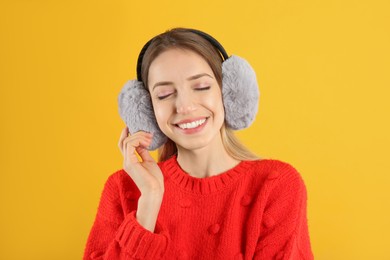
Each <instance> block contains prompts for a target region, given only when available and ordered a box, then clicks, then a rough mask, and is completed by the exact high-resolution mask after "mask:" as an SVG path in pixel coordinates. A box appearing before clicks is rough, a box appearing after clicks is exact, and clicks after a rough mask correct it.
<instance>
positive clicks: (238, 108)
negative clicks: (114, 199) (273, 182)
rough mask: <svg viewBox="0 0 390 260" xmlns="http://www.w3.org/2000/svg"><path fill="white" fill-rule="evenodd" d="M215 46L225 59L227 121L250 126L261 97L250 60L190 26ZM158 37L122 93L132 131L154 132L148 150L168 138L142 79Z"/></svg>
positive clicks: (121, 111)
mask: <svg viewBox="0 0 390 260" xmlns="http://www.w3.org/2000/svg"><path fill="white" fill-rule="evenodd" d="M187 30H188V31H189V32H192V33H195V34H197V35H199V36H201V37H203V38H204V39H206V40H207V41H209V42H210V43H211V44H212V45H213V46H215V47H216V48H217V49H218V51H219V53H220V55H221V58H222V59H223V63H222V98H223V104H224V109H225V124H226V126H227V127H229V128H232V129H234V130H240V129H244V128H247V127H248V126H250V125H251V124H252V122H253V121H254V119H255V117H256V114H257V110H258V103H259V97H260V91H259V88H258V85H257V79H256V73H255V72H254V70H253V68H252V67H251V66H250V65H249V63H248V62H247V61H246V60H244V59H243V58H240V57H238V56H235V55H232V56H230V57H229V56H228V55H227V53H226V51H225V49H224V48H223V47H222V45H221V44H220V43H219V42H218V41H217V40H216V39H214V38H213V37H212V36H210V35H209V34H207V33H205V32H202V31H199V30H195V29H187ZM153 40H154V38H152V39H151V40H149V41H148V42H147V43H146V44H145V45H144V47H143V48H142V50H141V52H140V54H139V56H138V61H137V79H136V80H129V81H128V82H126V84H125V85H124V86H123V88H122V90H121V92H120V93H119V96H118V105H119V114H120V116H121V118H122V119H123V121H124V122H125V123H126V125H127V127H128V128H129V131H130V133H136V132H138V131H145V132H149V133H153V140H152V143H151V145H150V146H149V147H148V150H155V149H157V148H158V147H160V146H161V145H163V144H164V143H165V142H166V141H167V137H166V136H165V135H164V134H163V133H162V132H161V130H160V128H159V127H158V125H157V121H156V117H155V115H154V111H153V105H152V101H151V97H150V94H149V91H148V90H147V89H146V87H145V86H144V84H143V82H142V76H141V67H142V60H143V57H144V55H145V52H146V50H147V49H148V47H149V45H150V44H151V43H152V41H153Z"/></svg>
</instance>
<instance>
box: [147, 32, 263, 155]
mask: <svg viewBox="0 0 390 260" xmlns="http://www.w3.org/2000/svg"><path fill="white" fill-rule="evenodd" d="M173 48H179V49H186V50H190V51H193V52H195V53H197V54H199V55H200V56H201V57H202V58H203V59H204V60H205V61H206V62H207V63H208V65H209V66H210V68H211V69H212V71H213V73H214V75H215V78H216V80H217V82H218V84H219V86H221V87H222V62H223V59H222V57H221V54H220V53H219V51H218V49H217V48H216V47H215V46H214V45H212V44H211V43H210V42H209V41H208V40H206V39H205V38H203V37H202V36H200V35H198V34H196V33H193V32H191V30H188V29H185V28H175V29H172V30H169V31H167V32H165V33H162V34H160V35H157V36H156V37H155V38H154V39H153V40H152V41H151V43H150V45H149V47H148V48H147V50H146V51H145V54H144V57H143V60H142V66H141V76H142V81H143V83H144V86H145V87H146V89H147V90H148V91H149V87H148V76H149V67H150V65H151V63H152V62H153V60H154V59H155V58H157V56H158V55H160V54H161V53H163V52H164V51H167V50H170V49H173ZM220 134H221V139H222V143H223V146H224V148H225V149H226V151H227V153H228V154H229V155H230V156H231V157H233V158H234V159H237V160H240V161H241V160H257V159H259V158H258V157H257V156H256V155H255V154H253V153H252V152H250V151H249V150H248V149H247V148H246V147H245V146H244V145H243V144H242V143H241V142H240V141H239V140H238V138H237V137H236V136H235V135H234V132H233V130H232V129H230V128H228V127H226V126H225V124H223V125H222V127H221V130H220ZM158 154H159V156H158V157H159V159H158V160H159V161H165V160H167V159H168V158H170V157H171V156H173V155H175V154H177V147H176V144H175V143H174V142H173V141H172V140H170V139H168V141H167V142H166V143H165V144H164V145H163V146H162V147H161V148H160V149H159V150H158Z"/></svg>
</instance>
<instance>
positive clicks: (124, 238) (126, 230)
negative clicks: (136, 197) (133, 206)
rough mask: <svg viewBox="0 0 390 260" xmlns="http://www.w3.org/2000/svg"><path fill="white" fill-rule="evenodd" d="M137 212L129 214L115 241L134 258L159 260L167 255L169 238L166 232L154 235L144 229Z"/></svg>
mask: <svg viewBox="0 0 390 260" xmlns="http://www.w3.org/2000/svg"><path fill="white" fill-rule="evenodd" d="M135 214H136V212H135V211H132V212H131V213H129V214H128V215H127V216H126V218H125V220H124V221H123V223H122V224H121V226H120V227H119V229H118V232H117V234H116V237H115V239H116V240H117V241H118V243H119V245H120V246H121V247H122V249H123V250H124V251H125V252H127V253H128V254H130V256H131V257H133V258H139V259H159V258H162V257H163V255H164V254H165V252H166V250H167V246H168V236H167V234H164V232H159V233H152V232H150V231H149V230H147V229H145V228H144V227H142V226H141V225H140V224H139V223H138V221H137V219H136V217H135Z"/></svg>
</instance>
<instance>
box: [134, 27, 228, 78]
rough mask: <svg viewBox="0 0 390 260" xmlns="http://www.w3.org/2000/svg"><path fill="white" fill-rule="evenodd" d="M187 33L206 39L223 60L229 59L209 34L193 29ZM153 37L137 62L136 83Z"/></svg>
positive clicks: (143, 48)
mask: <svg viewBox="0 0 390 260" xmlns="http://www.w3.org/2000/svg"><path fill="white" fill-rule="evenodd" d="M188 31H190V32H192V33H195V34H197V35H199V36H201V37H203V38H204V39H206V40H207V41H208V42H210V43H211V44H212V45H213V46H214V47H216V48H217V49H218V51H219V53H220V55H221V57H222V58H223V60H224V61H225V60H227V59H228V58H229V56H228V54H227V53H226V51H225V49H224V48H223V46H222V44H220V43H219V42H218V41H217V40H216V39H215V38H214V37H212V36H211V35H210V34H207V33H205V32H202V31H199V30H195V29H188ZM154 39H155V37H153V38H152V39H151V40H149V41H148V42H147V43H146V44H145V45H144V47H142V49H141V51H140V53H139V55H138V60H137V79H138V81H142V82H143V80H142V75H141V68H142V61H143V59H144V55H145V52H146V50H147V49H148V47H149V45H150V44H151V43H152V42H153V40H154Z"/></svg>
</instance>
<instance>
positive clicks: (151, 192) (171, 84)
mask: <svg viewBox="0 0 390 260" xmlns="http://www.w3.org/2000/svg"><path fill="white" fill-rule="evenodd" d="M221 52H224V50H223V48H222V47H221V46H220V45H219V44H218V42H216V41H215V40H214V39H213V38H212V37H211V36H209V35H207V34H205V33H203V32H200V31H196V30H192V29H183V28H177V29H173V30H170V31H168V32H165V33H163V34H161V35H158V36H156V37H155V38H153V39H152V40H151V41H150V42H148V43H147V45H145V47H144V49H143V50H142V51H141V54H140V58H139V62H138V79H139V81H140V82H142V86H144V87H145V88H146V90H147V92H148V93H147V94H146V95H150V98H151V102H152V104H150V105H149V107H150V109H152V111H153V113H154V115H153V116H155V118H154V119H155V120H156V122H157V124H158V128H159V130H161V132H162V133H163V135H164V137H166V139H164V141H162V143H163V144H162V147H161V148H160V150H159V162H158V163H156V162H155V161H154V159H153V158H152V157H151V156H150V154H149V152H148V150H147V148H148V147H150V146H155V145H154V144H155V143H156V136H157V135H158V133H156V132H154V133H148V132H147V130H145V131H134V130H133V131H131V132H132V133H131V134H130V135H129V130H128V128H125V129H124V130H123V131H122V133H121V136H120V140H119V148H120V150H121V152H122V154H123V156H124V163H123V169H122V170H119V171H117V172H116V173H114V174H113V175H111V176H110V177H109V179H108V180H107V182H106V185H105V187H104V190H103V194H102V197H101V201H100V205H99V209H98V212H97V216H96V219H95V222H94V225H93V227H92V229H91V232H90V235H89V238H88V242H87V245H86V249H85V253H84V259H313V255H312V253H311V248H310V241H309V234H308V227H307V219H306V189H305V185H304V183H303V180H302V178H301V177H300V175H299V173H297V171H296V170H295V169H294V168H293V167H292V166H290V165H289V164H287V163H284V162H281V161H278V160H266V159H259V158H257V157H256V156H255V155H253V154H252V153H251V152H250V151H248V150H247V149H246V148H245V147H244V146H243V145H241V144H240V143H239V142H238V140H237V139H236V138H235V137H234V135H233V132H232V129H231V127H229V125H234V124H235V123H236V122H232V121H234V120H231V119H229V120H228V116H230V114H231V113H234V111H233V112H229V115H228V113H227V111H226V110H227V105H226V102H227V101H226V100H227V99H228V98H225V95H224V96H223V97H222V95H223V94H222V93H223V92H222V91H221V88H224V87H225V84H224V81H223V77H222V66H223V64H224V63H226V60H225V61H224V59H226V55H224V54H223V53H222V54H221ZM238 67H240V66H238ZM228 77H229V75H227V76H226V75H225V74H224V78H228ZM233 82H234V81H233ZM141 98H142V97H140V99H141ZM225 99H226V100H225ZM233 100H234V97H233ZM131 113H133V114H137V112H131ZM151 120H152V119H150V120H148V122H149V121H151ZM127 124H128V126H129V127H131V125H132V124H130V123H127ZM145 124H146V123H145ZM149 132H150V131H149ZM157 139H158V138H157ZM160 139H161V138H160ZM158 146H159V145H158Z"/></svg>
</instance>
